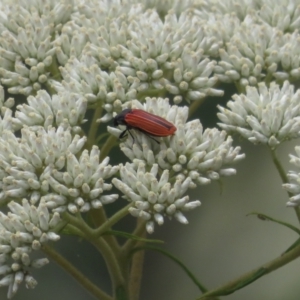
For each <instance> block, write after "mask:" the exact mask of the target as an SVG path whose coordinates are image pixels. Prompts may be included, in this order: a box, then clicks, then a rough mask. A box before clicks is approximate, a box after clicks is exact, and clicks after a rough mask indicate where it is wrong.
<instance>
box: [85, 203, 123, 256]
mask: <svg viewBox="0 0 300 300" xmlns="http://www.w3.org/2000/svg"><path fill="white" fill-rule="evenodd" d="M90 215H91V217H92V219H93V223H94V225H96V226H97V228H99V227H100V226H101V225H104V224H106V223H107V222H108V220H107V216H106V214H105V210H104V208H103V207H101V208H100V209H97V210H94V209H93V210H91V212H90ZM109 229H110V228H109ZM93 234H94V231H93ZM96 236H99V235H96ZM103 238H104V239H105V241H106V242H107V243H108V244H109V246H110V247H111V249H112V250H113V251H114V253H115V255H116V256H119V254H120V250H121V248H120V245H119V244H118V241H117V239H116V237H115V236H113V235H105V236H103Z"/></svg>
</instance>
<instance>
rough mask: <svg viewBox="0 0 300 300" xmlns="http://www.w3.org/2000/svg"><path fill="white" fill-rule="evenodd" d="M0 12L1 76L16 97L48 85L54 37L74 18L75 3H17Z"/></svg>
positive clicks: (69, 0)
mask: <svg viewBox="0 0 300 300" xmlns="http://www.w3.org/2000/svg"><path fill="white" fill-rule="evenodd" d="M13 2H14V4H13V3H11V2H9V3H3V4H2V11H1V13H0V24H1V25H0V29H1V30H0V54H1V58H0V64H1V68H0V77H1V83H2V84H3V85H6V86H8V87H9V88H8V91H9V92H10V93H12V94H17V93H18V94H24V95H29V94H31V93H32V92H33V91H34V90H39V89H41V88H42V86H43V85H44V84H45V83H46V82H47V80H48V77H49V71H48V68H49V67H50V65H51V64H52V62H53V56H54V54H55V47H54V46H53V45H52V35H53V34H54V32H55V31H56V30H59V25H60V26H61V23H64V22H65V21H66V20H67V19H69V18H70V15H71V12H72V5H71V3H72V1H71V0H65V1H62V2H60V3H57V1H51V0H49V1H46V2H47V3H44V2H42V1H13Z"/></svg>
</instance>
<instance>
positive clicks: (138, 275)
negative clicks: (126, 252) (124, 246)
mask: <svg viewBox="0 0 300 300" xmlns="http://www.w3.org/2000/svg"><path fill="white" fill-rule="evenodd" d="M139 225H141V226H142V227H143V228H144V230H143V231H141V234H140V235H139V236H140V237H142V238H146V236H147V233H146V230H145V222H144V220H142V219H137V228H138V227H139ZM144 245H145V242H138V243H137V245H136V246H137V247H142V246H144ZM144 257H145V251H144V250H142V251H139V252H137V253H134V255H133V257H132V262H131V268H130V275H129V297H130V300H138V299H139V295H140V289H141V281H142V273H143V265H144ZM126 261H127V260H126Z"/></svg>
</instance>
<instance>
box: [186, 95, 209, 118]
mask: <svg viewBox="0 0 300 300" xmlns="http://www.w3.org/2000/svg"><path fill="white" fill-rule="evenodd" d="M204 101H205V98H203V99H201V100H197V101H194V102H192V104H191V105H190V107H189V117H191V116H192V115H193V114H194V113H195V112H196V111H197V110H198V108H199V106H201V105H202V103H203V102H204Z"/></svg>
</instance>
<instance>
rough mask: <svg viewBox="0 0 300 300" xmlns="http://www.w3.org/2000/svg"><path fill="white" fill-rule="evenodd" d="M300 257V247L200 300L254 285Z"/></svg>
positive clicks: (208, 293)
mask: <svg viewBox="0 0 300 300" xmlns="http://www.w3.org/2000/svg"><path fill="white" fill-rule="evenodd" d="M299 256H300V245H298V246H297V247H295V248H294V249H292V250H290V251H289V252H286V253H284V254H282V255H281V256H280V257H278V258H275V259H274V260H272V261H270V262H269V263H267V264H264V265H262V266H261V267H258V268H256V269H254V270H252V271H251V272H249V273H246V274H244V275H242V276H241V277H239V278H237V279H235V280H233V281H231V282H229V283H227V284H225V285H223V286H221V287H219V288H216V289H214V290H211V291H209V292H207V293H205V294H203V295H202V296H201V297H200V298H198V300H200V299H201V300H204V299H205V300H208V299H212V298H211V297H212V296H224V295H228V294H231V293H233V292H235V291H237V290H239V289H241V288H243V287H245V286H247V285H249V284H250V283H252V282H253V281H255V280H257V279H259V278H260V277H262V276H264V275H266V274H268V273H271V272H272V271H275V270H277V269H278V268H280V267H282V266H285V265H286V264H288V263H289V262H291V261H293V260H295V259H296V258H298V257H299Z"/></svg>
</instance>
